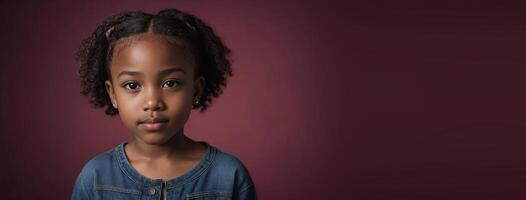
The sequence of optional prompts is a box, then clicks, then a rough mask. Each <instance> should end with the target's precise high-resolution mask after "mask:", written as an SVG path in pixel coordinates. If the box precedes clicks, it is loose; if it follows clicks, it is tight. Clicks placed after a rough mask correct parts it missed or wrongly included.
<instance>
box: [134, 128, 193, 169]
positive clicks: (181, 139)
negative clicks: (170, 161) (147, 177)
mask: <svg viewBox="0 0 526 200" xmlns="http://www.w3.org/2000/svg"><path fill="white" fill-rule="evenodd" d="M183 132H184V131H183V129H181V131H179V132H178V133H176V134H175V135H174V136H172V138H170V140H168V141H167V142H166V143H164V144H155V145H152V144H148V143H145V142H144V141H143V140H141V139H138V138H137V137H136V138H135V139H134V140H132V141H130V142H129V144H128V145H129V149H131V150H132V151H133V152H134V154H135V156H136V158H137V159H140V160H145V161H155V160H159V159H167V158H178V157H181V156H184V154H185V153H186V151H188V150H189V149H190V146H191V145H192V144H193V143H194V141H193V140H191V139H190V138H187V137H186V136H185V135H184V134H183Z"/></svg>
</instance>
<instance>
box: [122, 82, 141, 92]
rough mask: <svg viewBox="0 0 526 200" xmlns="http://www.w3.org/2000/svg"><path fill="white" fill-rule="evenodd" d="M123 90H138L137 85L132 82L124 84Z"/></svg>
mask: <svg viewBox="0 0 526 200" xmlns="http://www.w3.org/2000/svg"><path fill="white" fill-rule="evenodd" d="M124 88H126V89H128V90H137V89H139V84H137V83H134V82H130V83H126V84H124Z"/></svg>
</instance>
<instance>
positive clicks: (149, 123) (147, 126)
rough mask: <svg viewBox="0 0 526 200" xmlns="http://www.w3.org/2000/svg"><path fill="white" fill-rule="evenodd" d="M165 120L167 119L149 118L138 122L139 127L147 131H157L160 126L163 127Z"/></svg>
mask: <svg viewBox="0 0 526 200" xmlns="http://www.w3.org/2000/svg"><path fill="white" fill-rule="evenodd" d="M167 122H168V120H166V119H160V118H150V119H146V120H141V122H139V128H141V129H144V130H146V131H149V132H153V131H159V130H161V129H162V128H164V126H165V125H166V123H167Z"/></svg>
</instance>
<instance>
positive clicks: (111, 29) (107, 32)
mask: <svg viewBox="0 0 526 200" xmlns="http://www.w3.org/2000/svg"><path fill="white" fill-rule="evenodd" d="M113 28H115V26H112V27H111V28H109V29H108V30H107V31H106V39H109V38H110V34H111V31H113Z"/></svg>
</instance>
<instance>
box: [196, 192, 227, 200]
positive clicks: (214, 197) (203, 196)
mask: <svg viewBox="0 0 526 200" xmlns="http://www.w3.org/2000/svg"><path fill="white" fill-rule="evenodd" d="M193 199H195V200H227V199H228V200H229V199H232V193H231V192H222V191H206V192H194V193H189V194H187V195H186V200H193Z"/></svg>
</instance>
